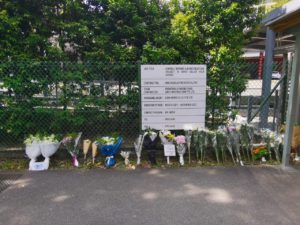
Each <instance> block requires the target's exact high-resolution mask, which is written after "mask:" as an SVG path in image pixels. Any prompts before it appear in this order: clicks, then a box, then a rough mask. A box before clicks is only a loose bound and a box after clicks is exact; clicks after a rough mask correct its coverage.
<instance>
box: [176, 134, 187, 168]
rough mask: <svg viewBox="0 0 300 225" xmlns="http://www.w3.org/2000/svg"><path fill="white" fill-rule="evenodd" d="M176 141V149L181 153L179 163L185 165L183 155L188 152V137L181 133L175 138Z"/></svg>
mask: <svg viewBox="0 0 300 225" xmlns="http://www.w3.org/2000/svg"><path fill="white" fill-rule="evenodd" d="M174 140H175V143H176V150H177V153H178V155H179V163H180V165H182V166H183V165H184V158H183V155H184V153H185V152H186V137H185V136H184V135H179V136H176V137H175V138H174Z"/></svg>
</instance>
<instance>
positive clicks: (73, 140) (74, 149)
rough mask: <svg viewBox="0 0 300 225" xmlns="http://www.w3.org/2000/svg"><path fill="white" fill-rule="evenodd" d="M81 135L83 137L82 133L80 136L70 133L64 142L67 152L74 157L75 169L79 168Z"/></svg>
mask: <svg viewBox="0 0 300 225" xmlns="http://www.w3.org/2000/svg"><path fill="white" fill-rule="evenodd" d="M81 135H82V132H80V133H78V134H77V133H69V134H67V135H66V136H65V137H64V139H63V140H62V144H63V145H64V146H65V148H66V149H67V151H68V152H69V153H70V155H71V157H72V165H73V166H75V167H78V166H79V162H78V160H77V157H78V154H79V147H78V143H79V140H80V137H81Z"/></svg>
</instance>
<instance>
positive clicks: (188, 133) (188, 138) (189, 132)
mask: <svg viewBox="0 0 300 225" xmlns="http://www.w3.org/2000/svg"><path fill="white" fill-rule="evenodd" d="M192 134H193V131H192V130H185V138H186V143H187V147H188V152H189V164H191V143H192Z"/></svg>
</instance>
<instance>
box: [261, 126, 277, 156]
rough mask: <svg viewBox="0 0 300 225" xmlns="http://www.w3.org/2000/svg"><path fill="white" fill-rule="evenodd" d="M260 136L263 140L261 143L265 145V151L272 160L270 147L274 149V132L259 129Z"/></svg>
mask: <svg viewBox="0 0 300 225" xmlns="http://www.w3.org/2000/svg"><path fill="white" fill-rule="evenodd" d="M261 134H262V138H263V142H265V143H266V145H267V146H266V149H267V151H268V153H269V157H270V159H272V155H271V147H274V146H273V145H274V141H275V136H276V135H275V132H273V131H271V130H270V129H261Z"/></svg>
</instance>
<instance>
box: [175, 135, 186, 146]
mask: <svg viewBox="0 0 300 225" xmlns="http://www.w3.org/2000/svg"><path fill="white" fill-rule="evenodd" d="M175 141H176V143H177V144H178V145H179V144H185V143H186V140H185V136H183V135H179V136H177V137H175Z"/></svg>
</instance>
